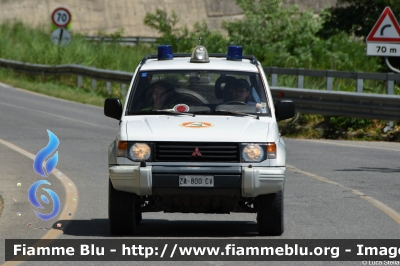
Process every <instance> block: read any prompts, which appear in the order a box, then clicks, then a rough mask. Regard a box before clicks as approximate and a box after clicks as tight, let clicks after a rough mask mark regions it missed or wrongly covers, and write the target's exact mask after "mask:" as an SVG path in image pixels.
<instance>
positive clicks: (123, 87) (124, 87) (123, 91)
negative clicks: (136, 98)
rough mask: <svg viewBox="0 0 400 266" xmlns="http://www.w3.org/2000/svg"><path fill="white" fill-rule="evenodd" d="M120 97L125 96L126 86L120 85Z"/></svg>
mask: <svg viewBox="0 0 400 266" xmlns="http://www.w3.org/2000/svg"><path fill="white" fill-rule="evenodd" d="M121 96H122V97H125V96H126V84H121Z"/></svg>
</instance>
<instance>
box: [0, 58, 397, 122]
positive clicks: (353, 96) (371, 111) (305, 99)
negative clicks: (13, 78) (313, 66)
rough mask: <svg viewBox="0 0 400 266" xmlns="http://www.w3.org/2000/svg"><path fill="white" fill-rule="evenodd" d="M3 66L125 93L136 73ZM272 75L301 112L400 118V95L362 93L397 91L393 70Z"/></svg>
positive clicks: (275, 71) (277, 93) (281, 94)
mask: <svg viewBox="0 0 400 266" xmlns="http://www.w3.org/2000/svg"><path fill="white" fill-rule="evenodd" d="M0 67H5V68H11V69H13V70H14V71H16V72H21V73H28V74H38V75H76V76H77V85H78V87H80V86H81V85H82V77H87V78H91V79H92V88H93V89H95V88H96V80H103V81H107V87H108V88H107V90H108V91H109V86H111V85H110V84H111V83H110V82H118V83H121V89H122V95H125V93H126V84H129V83H130V81H131V79H132V75H133V73H130V72H123V71H115V70H104V69H97V68H93V67H85V66H81V65H73V64H70V65H59V66H48V65H38V64H30V63H22V62H18V61H13V60H5V59H0ZM264 71H265V73H266V74H270V75H271V78H272V82H271V83H272V84H271V85H272V86H271V91H272V94H273V97H274V99H275V100H277V99H278V98H282V99H291V100H293V101H294V102H295V105H296V110H297V111H298V112H301V113H310V114H321V115H333V116H334V115H338V116H350V117H361V118H368V119H383V120H396V121H400V96H395V95H382V94H372V93H363V92H362V88H363V81H364V79H368V80H386V81H387V94H394V81H399V80H400V74H393V73H363V72H344V71H331V70H328V71H323V70H305V69H288V68H274V67H269V68H268V67H266V68H264ZM279 74H281V75H297V81H298V82H297V83H298V88H283V87H277V86H276V85H277V83H278V75H279ZM304 76H313V77H326V80H327V81H326V89H327V90H326V91H321V90H310V89H303V86H304ZM334 78H350V79H356V80H357V86H356V91H357V92H356V93H352V92H337V91H332V84H333V79H334Z"/></svg>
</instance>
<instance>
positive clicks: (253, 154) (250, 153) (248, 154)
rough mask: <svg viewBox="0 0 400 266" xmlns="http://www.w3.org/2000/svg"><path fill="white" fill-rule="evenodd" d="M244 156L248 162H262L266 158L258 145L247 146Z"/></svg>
mask: <svg viewBox="0 0 400 266" xmlns="http://www.w3.org/2000/svg"><path fill="white" fill-rule="evenodd" d="M242 155H243V159H244V160H245V161H246V162H260V161H261V160H262V159H263V158H264V150H263V149H262V148H261V147H260V145H258V144H247V145H246V146H244V148H243V152H242Z"/></svg>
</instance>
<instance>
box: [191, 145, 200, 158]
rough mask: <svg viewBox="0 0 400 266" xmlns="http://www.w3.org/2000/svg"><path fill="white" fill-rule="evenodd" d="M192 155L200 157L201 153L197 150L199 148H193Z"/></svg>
mask: <svg viewBox="0 0 400 266" xmlns="http://www.w3.org/2000/svg"><path fill="white" fill-rule="evenodd" d="M192 156H194V157H196V156H199V157H201V153H200V151H199V148H197V147H196V149H194V152H193V153H192Z"/></svg>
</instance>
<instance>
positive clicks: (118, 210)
mask: <svg viewBox="0 0 400 266" xmlns="http://www.w3.org/2000/svg"><path fill="white" fill-rule="evenodd" d="M136 216H137V215H136V211H135V194H132V193H128V192H123V191H118V190H116V189H115V188H114V187H113V185H112V183H111V179H109V181H108V223H109V229H110V233H111V234H112V235H133V234H134V233H135V230H136V221H137V218H136Z"/></svg>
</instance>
